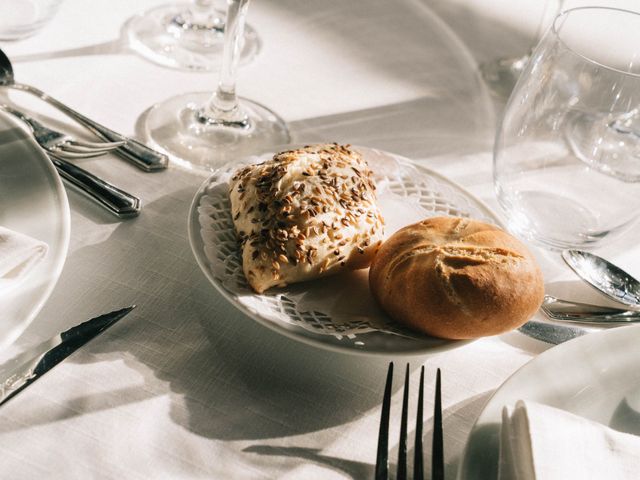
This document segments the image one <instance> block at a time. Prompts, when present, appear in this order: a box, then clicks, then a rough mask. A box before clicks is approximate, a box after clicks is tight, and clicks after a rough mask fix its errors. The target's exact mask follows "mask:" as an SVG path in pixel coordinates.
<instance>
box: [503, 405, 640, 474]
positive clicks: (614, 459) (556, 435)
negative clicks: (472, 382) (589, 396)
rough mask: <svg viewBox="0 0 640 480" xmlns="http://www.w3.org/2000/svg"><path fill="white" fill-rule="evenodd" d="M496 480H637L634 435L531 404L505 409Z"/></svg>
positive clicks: (639, 460) (638, 452) (638, 443)
mask: <svg viewBox="0 0 640 480" xmlns="http://www.w3.org/2000/svg"><path fill="white" fill-rule="evenodd" d="M498 478H499V480H536V479H537V480H568V479H573V478H576V479H580V480H588V479H598V480H601V479H609V478H611V479H616V480H625V479H638V478H640V437H637V436H635V435H631V434H628V433H622V432H618V431H616V430H613V429H611V428H609V427H606V426H604V425H602V424H600V423H597V422H593V421H591V420H588V419H586V418H583V417H579V416H576V415H574V414H572V413H569V412H565V411H564V410H558V409H557V408H553V407H549V406H546V405H541V404H538V403H534V402H523V401H518V402H517V403H516V406H515V408H514V409H512V410H511V409H509V408H508V407H505V408H504V410H503V412H502V429H501V432H500V468H499V475H498Z"/></svg>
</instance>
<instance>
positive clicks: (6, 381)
mask: <svg viewBox="0 0 640 480" xmlns="http://www.w3.org/2000/svg"><path fill="white" fill-rule="evenodd" d="M134 308H135V305H133V306H130V307H127V308H123V309H121V310H116V311H113V312H111V313H107V314H105V315H100V316H99V317H95V318H92V319H91V320H87V321H86V322H84V323H81V324H80V325H76V326H75V327H71V328H70V329H69V330H66V331H64V332H62V333H59V334H58V335H55V336H54V337H52V338H51V339H49V340H47V341H45V342H42V343H41V344H39V345H36V346H35V347H32V348H30V349H28V350H27V351H25V352H23V353H21V354H20V355H18V356H17V357H15V358H13V359H11V360H9V361H8V362H7V363H5V364H4V365H2V366H0V405H2V404H3V403H4V402H6V401H7V400H9V399H10V398H12V397H13V396H14V395H16V394H17V393H18V392H20V391H21V390H23V389H24V388H26V387H28V386H29V385H31V384H32V383H33V382H35V381H36V380H37V379H39V378H40V377H42V376H43V375H44V374H45V373H47V372H48V371H49V370H51V369H52V368H53V367H55V366H56V365H57V364H59V363H60V362H62V361H63V360H64V359H65V358H67V357H68V356H69V355H71V354H72V353H73V352H75V351H76V350H78V349H79V348H80V347H82V346H83V345H84V344H86V343H87V342H88V341H89V340H91V339H93V338H95V337H96V336H98V335H99V334H100V333H102V332H104V331H105V330H106V329H107V328H109V327H110V326H111V325H113V324H115V323H116V322H117V321H118V320H120V319H121V318H123V317H124V316H125V315H127V314H128V313H129V312H130V311H131V310H133V309H134Z"/></svg>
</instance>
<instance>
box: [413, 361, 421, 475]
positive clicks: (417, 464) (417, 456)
mask: <svg viewBox="0 0 640 480" xmlns="http://www.w3.org/2000/svg"><path fill="white" fill-rule="evenodd" d="M423 404H424V365H423V366H422V368H421V369H420V385H418V407H417V412H416V441H415V447H414V449H413V480H424V457H423V453H422V452H423V448H422V423H423V414H422V409H423Z"/></svg>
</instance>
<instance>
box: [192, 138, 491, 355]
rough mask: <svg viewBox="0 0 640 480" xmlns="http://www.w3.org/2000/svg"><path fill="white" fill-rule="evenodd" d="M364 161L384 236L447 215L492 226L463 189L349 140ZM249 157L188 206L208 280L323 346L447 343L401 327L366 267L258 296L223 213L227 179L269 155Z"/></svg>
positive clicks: (416, 347) (375, 348) (270, 322)
mask: <svg viewBox="0 0 640 480" xmlns="http://www.w3.org/2000/svg"><path fill="white" fill-rule="evenodd" d="M354 148H355V149H356V150H358V151H359V152H361V153H362V154H363V156H364V158H365V159H366V160H367V161H368V162H369V166H370V168H371V170H372V171H373V173H374V176H375V178H376V183H377V187H378V204H379V206H380V209H381V211H382V214H383V216H384V218H385V220H386V223H387V226H386V232H385V236H386V237H388V236H389V235H391V234H392V233H393V232H395V231H396V230H398V229H399V228H401V227H403V226H405V225H409V224H411V223H414V222H417V221H419V220H421V219H424V218H427V217H431V216H439V215H455V216H461V217H470V218H475V219H477V220H481V221H485V222H488V223H494V224H498V225H500V221H499V220H498V219H497V217H496V216H495V214H494V213H493V212H492V211H491V209H489V208H488V207H487V206H486V205H484V203H482V202H481V201H480V200H478V199H477V198H475V197H474V196H473V195H472V194H470V193H469V192H467V191H466V190H465V189H464V188H462V187H460V186H459V185H457V184H455V183H454V182H452V181H450V180H448V179H447V178H445V177H444V176H442V175H440V174H438V173H436V172H434V171H432V170H429V169H428V168H425V167H423V166H421V165H418V164H416V163H414V162H412V161H410V160H408V159H406V158H404V157H400V156H398V155H395V154H392V153H388V152H384V151H381V150H376V149H371V148H365V147H354ZM272 155H273V153H270V154H265V155H261V156H260V157H256V156H253V157H249V158H246V159H244V160H243V161H242V162H234V163H233V164H229V165H226V166H223V167H221V168H220V169H218V170H217V171H216V172H215V173H214V174H213V175H212V176H211V177H210V178H209V179H207V180H206V181H205V182H204V183H203V185H202V186H201V187H200V189H199V190H198V192H197V193H196V195H195V197H194V200H193V202H192V205H191V209H190V212H189V240H190V243H191V248H192V250H193V253H194V255H195V258H196V260H197V262H198V265H199V266H200V268H201V269H202V271H203V272H204V274H205V275H206V276H207V278H208V279H209V280H210V281H211V283H212V284H213V286H214V287H215V288H216V289H217V290H218V291H219V292H220V293H221V294H222V295H223V296H224V297H225V298H226V299H227V300H228V301H229V302H231V303H232V304H233V305H235V306H236V307H237V308H239V309H240V310H241V311H243V312H244V313H245V314H247V315H248V316H249V317H251V318H253V319H254V320H256V321H258V322H259V323H262V324H263V325H266V326H267V327H269V328H272V329H274V330H276V331H277V332H279V333H281V334H284V335H286V336H289V337H291V338H295V339H296V340H299V341H302V342H305V343H310V344H314V345H316V346H321V347H324V348H329V349H334V350H341V351H348V352H354V353H369V354H389V355H390V354H394V355H398V354H417V353H431V352H437V351H442V350H447V349H451V348H455V347H458V346H461V345H464V344H466V343H468V341H449V340H442V339H436V338H433V337H429V336H427V335H421V334H417V333H414V332H412V331H409V330H407V329H404V328H403V327H401V326H398V325H397V324H395V323H394V322H393V321H392V320H390V319H389V318H388V317H387V316H386V315H385V314H384V312H382V311H381V310H380V309H379V308H378V307H377V305H376V304H375V302H374V301H373V298H372V297H371V294H370V293H369V290H368V283H367V271H366V270H365V271H357V272H345V273H342V274H339V275H336V276H333V277H327V278H325V279H319V280H314V281H311V282H305V283H300V284H294V285H290V286H288V287H286V288H281V289H273V290H269V291H267V292H265V293H264V294H261V295H258V294H256V293H255V292H253V291H252V290H251V289H250V287H249V286H248V284H247V282H246V280H245V278H244V274H243V273H242V260H241V255H240V249H239V247H238V244H237V241H236V236H235V233H234V230H233V221H232V219H231V215H230V213H229V212H230V204H229V197H228V181H229V179H230V178H231V176H232V174H233V172H234V171H235V170H236V169H238V168H240V166H242V165H247V164H251V163H257V162H260V161H263V160H266V159H267V158H269V157H271V156H272Z"/></svg>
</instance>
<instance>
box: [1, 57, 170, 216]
mask: <svg viewBox="0 0 640 480" xmlns="http://www.w3.org/2000/svg"><path fill="white" fill-rule="evenodd" d="M0 87H5V88H11V89H14V90H20V91H24V92H27V93H30V94H32V95H34V96H36V97H38V98H40V99H41V100H43V101H45V102H47V103H49V104H50V105H53V106H54V107H56V108H57V109H58V110H60V111H61V112H63V113H64V114H66V115H67V116H69V117H70V118H72V119H74V120H75V121H76V122H78V123H79V124H81V125H83V126H84V127H86V128H87V129H88V130H90V131H91V132H92V133H94V134H95V135H96V136H97V137H98V138H100V139H102V140H103V141H102V142H85V141H81V140H77V139H74V138H73V137H71V136H69V135H66V134H64V133H62V132H58V131H56V130H53V129H51V128H49V127H46V126H44V125H43V124H42V123H40V122H38V121H37V120H35V119H33V118H31V117H30V116H29V115H27V114H25V113H24V112H21V111H19V110H17V109H15V108H13V107H10V106H8V105H3V104H0V110H3V111H5V112H7V113H9V114H11V115H13V116H14V117H16V118H18V119H19V120H20V121H21V122H22V123H24V124H25V125H26V126H27V127H29V129H30V131H31V133H32V134H33V137H34V139H35V140H36V142H37V143H38V145H39V146H40V147H41V148H42V149H43V150H44V151H45V152H46V153H47V155H48V156H49V158H50V159H51V161H52V162H53V164H54V166H55V167H56V169H57V171H58V173H59V174H60V176H61V177H62V178H63V179H64V180H65V181H67V183H69V184H71V185H72V186H74V187H75V188H76V189H77V190H78V191H80V192H81V193H83V194H84V195H86V196H87V197H89V198H90V199H91V200H93V201H95V202H96V203H98V204H99V205H101V206H102V207H104V208H105V209H106V210H108V211H109V212H110V213H112V214H113V215H115V216H117V217H119V218H129V217H135V216H137V215H138V214H139V213H140V208H141V202H140V199H139V198H137V197H136V196H134V195H131V194H130V193H127V192H125V191H123V190H121V189H119V188H118V187H116V186H114V185H112V184H111V183H109V182H107V181H105V180H102V179H101V178H98V177H96V176H95V175H93V174H91V173H89V172H87V171H86V170H84V169H82V168H80V167H78V166H76V165H73V164H71V163H69V161H68V160H73V159H82V158H92V157H97V156H100V155H104V154H106V153H108V152H113V153H115V154H117V155H118V156H120V157H122V158H124V159H125V160H127V161H129V162H131V163H132V164H133V165H135V166H136V167H138V168H140V169H141V170H143V171H145V172H154V171H159V170H164V169H166V168H167V166H168V164H169V159H168V157H167V156H166V155H165V154H163V153H159V152H156V151H155V150H152V149H151V148H149V147H147V146H146V145H144V144H143V143H140V142H138V141H137V140H134V139H132V138H129V137H126V136H124V135H121V134H119V133H117V132H114V131H113V130H111V129H109V128H107V127H105V126H103V125H101V124H99V123H98V122H95V121H94V120H91V119H89V118H88V117H86V116H84V115H82V114H80V113H78V112H76V111H75V110H73V109H71V108H70V107H68V106H67V105H65V104H64V103H62V102H60V101H59V100H56V99H55V98H53V97H51V96H49V95H47V94H46V93H44V92H43V91H41V90H39V89H37V88H35V87H33V86H31V85H26V84H22V83H17V82H16V81H15V79H14V76H13V66H12V65H11V61H10V60H9V58H8V57H7V56H6V55H5V54H4V52H3V51H2V50H0Z"/></svg>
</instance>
